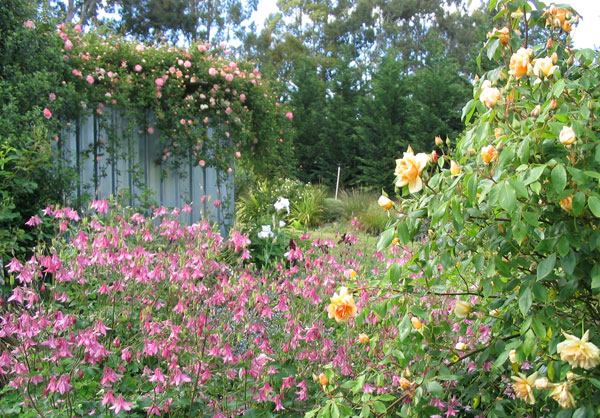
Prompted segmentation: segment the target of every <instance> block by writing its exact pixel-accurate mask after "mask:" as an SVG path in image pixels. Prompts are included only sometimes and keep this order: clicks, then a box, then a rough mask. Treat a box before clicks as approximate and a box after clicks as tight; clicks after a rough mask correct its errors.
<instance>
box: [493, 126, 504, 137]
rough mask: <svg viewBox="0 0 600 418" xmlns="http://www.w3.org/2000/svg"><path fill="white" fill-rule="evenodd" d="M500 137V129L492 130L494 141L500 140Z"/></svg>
mask: <svg viewBox="0 0 600 418" xmlns="http://www.w3.org/2000/svg"><path fill="white" fill-rule="evenodd" d="M501 136H502V128H500V127H497V128H496V129H494V137H495V138H496V139H498V138H500V137H501Z"/></svg>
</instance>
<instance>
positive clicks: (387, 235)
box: [377, 228, 396, 251]
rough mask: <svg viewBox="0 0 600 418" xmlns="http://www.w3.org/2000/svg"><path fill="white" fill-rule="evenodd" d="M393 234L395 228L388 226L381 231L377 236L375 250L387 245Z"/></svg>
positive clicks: (390, 241)
mask: <svg viewBox="0 0 600 418" xmlns="http://www.w3.org/2000/svg"><path fill="white" fill-rule="evenodd" d="M395 234H396V230H395V228H389V229H386V230H385V231H383V233H382V234H381V235H380V236H379V240H378V241H377V251H381V250H383V249H384V248H387V247H389V246H390V244H391V243H392V240H393V239H394V235H395Z"/></svg>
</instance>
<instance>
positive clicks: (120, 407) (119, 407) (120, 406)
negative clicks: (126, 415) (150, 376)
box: [109, 396, 133, 414]
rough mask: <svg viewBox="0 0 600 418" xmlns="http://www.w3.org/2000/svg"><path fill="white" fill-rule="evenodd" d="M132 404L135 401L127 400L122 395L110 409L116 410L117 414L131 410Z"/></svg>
mask: <svg viewBox="0 0 600 418" xmlns="http://www.w3.org/2000/svg"><path fill="white" fill-rule="evenodd" d="M132 405H133V402H125V399H123V397H122V396H119V397H118V398H117V399H116V400H115V401H114V402H113V406H111V407H110V408H109V409H112V410H113V411H115V414H118V413H119V412H121V411H131V406H132Z"/></svg>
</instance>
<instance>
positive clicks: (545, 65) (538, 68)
mask: <svg viewBox="0 0 600 418" xmlns="http://www.w3.org/2000/svg"><path fill="white" fill-rule="evenodd" d="M553 64H554V63H553V62H552V57H545V58H538V59H535V60H533V74H535V76H536V77H538V78H542V75H543V76H544V77H550V76H551V75H552V74H554V72H555V71H556V70H558V65H553Z"/></svg>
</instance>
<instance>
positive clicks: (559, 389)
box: [550, 382, 575, 408]
mask: <svg viewBox="0 0 600 418" xmlns="http://www.w3.org/2000/svg"><path fill="white" fill-rule="evenodd" d="M550 397H551V398H552V399H554V400H555V401H556V402H558V404H559V405H560V406H562V407H563V408H573V407H574V406H575V399H573V395H572V394H571V392H570V391H569V383H568V382H564V383H560V384H557V385H555V386H554V389H552V392H550Z"/></svg>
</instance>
